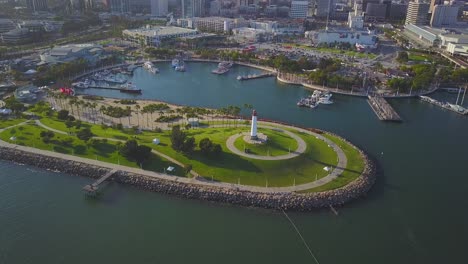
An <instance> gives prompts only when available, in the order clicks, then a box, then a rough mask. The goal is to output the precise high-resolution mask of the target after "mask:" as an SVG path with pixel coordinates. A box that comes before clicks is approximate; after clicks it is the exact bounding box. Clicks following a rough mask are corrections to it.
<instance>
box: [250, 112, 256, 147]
mask: <svg viewBox="0 0 468 264" xmlns="http://www.w3.org/2000/svg"><path fill="white" fill-rule="evenodd" d="M250 139H253V140H257V139H258V137H257V111H255V110H253V111H252V126H251V128H250Z"/></svg>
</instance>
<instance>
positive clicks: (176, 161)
mask: <svg viewBox="0 0 468 264" xmlns="http://www.w3.org/2000/svg"><path fill="white" fill-rule="evenodd" d="M36 124H37V125H38V126H40V127H42V128H44V129H47V130H50V131H52V132H55V133H58V134H62V135H68V133H67V132H65V131H62V130H57V129H55V128H51V127H48V126H46V125H44V124H43V123H42V122H41V121H40V120H36ZM93 138H95V139H107V140H109V141H114V142H125V140H120V139H116V138H105V137H93ZM151 152H152V153H154V154H156V155H158V156H160V157H162V158H164V159H167V160H168V161H170V162H172V163H174V164H177V165H179V166H180V167H182V168H183V167H184V166H185V165H184V164H183V163H181V162H179V161H178V160H176V159H173V158H171V157H170V156H168V155H166V154H163V153H161V152H159V151H157V150H155V149H151ZM190 174H192V175H193V176H195V177H196V176H199V175H198V173H196V172H195V171H193V170H191V171H190Z"/></svg>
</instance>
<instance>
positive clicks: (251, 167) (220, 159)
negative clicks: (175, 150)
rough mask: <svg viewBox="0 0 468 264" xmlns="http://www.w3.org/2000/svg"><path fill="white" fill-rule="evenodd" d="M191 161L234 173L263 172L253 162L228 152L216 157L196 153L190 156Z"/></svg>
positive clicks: (199, 152)
mask: <svg viewBox="0 0 468 264" xmlns="http://www.w3.org/2000/svg"><path fill="white" fill-rule="evenodd" d="M189 158H190V159H195V160H197V161H199V162H201V163H203V164H205V165H207V166H210V167H216V168H223V169H227V170H234V171H240V170H243V171H248V172H257V173H260V172H262V171H261V170H260V169H259V168H258V167H257V166H255V164H253V163H252V162H251V161H249V160H246V159H243V158H242V157H240V156H238V155H236V154H233V153H228V152H223V153H222V154H220V155H216V156H206V155H204V154H203V153H201V151H199V150H197V151H194V152H193V153H192V154H191V155H190V156H189Z"/></svg>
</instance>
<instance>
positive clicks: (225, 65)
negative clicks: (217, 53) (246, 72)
mask: <svg viewBox="0 0 468 264" xmlns="http://www.w3.org/2000/svg"><path fill="white" fill-rule="evenodd" d="M232 65H233V63H232V62H229V61H222V62H220V63H219V64H218V68H227V69H230V68H231V67H232Z"/></svg>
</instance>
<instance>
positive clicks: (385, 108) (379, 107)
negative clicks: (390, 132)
mask: <svg viewBox="0 0 468 264" xmlns="http://www.w3.org/2000/svg"><path fill="white" fill-rule="evenodd" d="M368 98H369V99H368V100H367V102H368V103H369V105H370V106H371V108H372V110H374V112H375V114H376V115H377V117H378V118H379V119H380V120H381V121H394V122H401V121H402V120H401V117H400V116H399V115H398V113H397V112H396V111H395V110H394V109H393V107H392V106H391V105H390V104H389V103H388V102H387V100H385V98H383V97H380V96H371V95H369V96H368Z"/></svg>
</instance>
